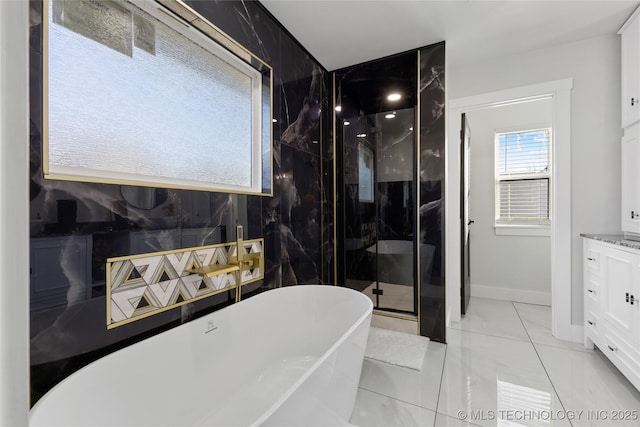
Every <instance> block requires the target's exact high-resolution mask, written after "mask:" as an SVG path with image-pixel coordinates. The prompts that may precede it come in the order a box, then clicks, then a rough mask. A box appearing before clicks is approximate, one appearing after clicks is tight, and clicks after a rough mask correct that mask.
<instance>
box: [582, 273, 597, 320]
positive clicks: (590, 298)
mask: <svg viewBox="0 0 640 427" xmlns="http://www.w3.org/2000/svg"><path fill="white" fill-rule="evenodd" d="M600 291H601V287H600V280H599V278H598V277H596V276H594V275H593V274H585V278H584V301H585V306H586V305H587V304H591V305H592V306H593V307H594V308H596V307H597V311H600ZM585 308H586V307H585Z"/></svg>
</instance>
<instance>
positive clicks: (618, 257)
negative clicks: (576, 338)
mask: <svg viewBox="0 0 640 427" xmlns="http://www.w3.org/2000/svg"><path fill="white" fill-rule="evenodd" d="M583 248H584V249H583V254H584V259H583V280H584V309H585V310H584V320H585V322H584V323H585V324H584V339H585V346H586V347H592V346H593V344H595V345H596V346H597V347H598V348H599V349H600V350H601V351H602V353H603V354H604V355H605V356H607V357H608V358H609V359H610V360H611V362H613V364H614V365H615V366H616V367H617V368H618V369H619V370H620V372H622V373H623V374H624V375H625V376H626V377H627V378H628V379H629V381H630V382H631V383H632V384H633V385H634V386H635V387H636V388H637V389H639V390H640V250H638V249H633V248H628V247H625V246H619V245H614V244H611V243H606V242H601V241H598V240H593V239H589V238H585V239H584V243H583Z"/></svg>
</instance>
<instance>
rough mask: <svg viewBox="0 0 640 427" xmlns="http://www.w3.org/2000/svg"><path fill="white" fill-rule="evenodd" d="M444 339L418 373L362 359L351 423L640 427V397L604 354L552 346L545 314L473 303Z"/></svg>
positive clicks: (526, 307) (538, 309)
mask: <svg viewBox="0 0 640 427" xmlns="http://www.w3.org/2000/svg"><path fill="white" fill-rule="evenodd" d="M447 341H448V344H447V345H444V344H440V343H436V342H430V343H429V347H428V349H427V355H426V357H425V360H424V365H423V368H422V371H419V372H418V371H414V370H411V369H407V368H402V367H398V366H393V365H389V364H386V363H382V362H377V361H374V360H369V359H365V361H364V366H363V369H362V376H361V378H360V388H359V390H358V396H357V400H356V405H355V409H354V411H353V415H352V418H351V421H350V422H351V424H354V425H357V426H360V427H373V426H385V427H391V426H402V427H404V426H436V427H439V426H614V427H618V426H619V427H623V426H625V427H626V426H640V392H639V391H637V390H636V389H635V388H634V387H633V386H632V385H631V384H630V383H629V382H628V381H627V380H626V379H625V378H624V377H623V376H622V374H620V372H619V371H618V370H617V369H616V368H615V367H614V366H613V365H612V364H611V363H610V362H609V361H608V360H607V359H606V358H605V357H604V356H603V355H602V353H600V351H598V350H587V349H585V348H584V347H582V346H581V345H580V344H577V343H571V342H565V341H560V340H557V339H555V338H554V337H553V336H552V335H551V309H550V307H546V306H539V305H532V304H522V303H513V302H509V301H498V300H490V299H483V298H475V297H472V298H471V302H470V305H469V311H468V313H467V315H466V316H465V317H464V318H463V319H462V321H461V322H459V323H456V324H453V325H452V326H451V327H450V328H449V329H448V330H447ZM621 418H622V419H621Z"/></svg>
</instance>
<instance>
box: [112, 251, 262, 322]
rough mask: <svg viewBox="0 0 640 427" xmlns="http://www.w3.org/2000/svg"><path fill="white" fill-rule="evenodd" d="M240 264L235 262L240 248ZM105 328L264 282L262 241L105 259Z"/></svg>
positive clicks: (238, 298) (238, 297)
mask: <svg viewBox="0 0 640 427" xmlns="http://www.w3.org/2000/svg"><path fill="white" fill-rule="evenodd" d="M239 249H241V250H242V251H243V253H241V254H240V261H238V250H239ZM106 272H107V280H106V293H107V298H106V300H107V316H106V317H107V318H106V322H107V329H113V328H116V327H118V326H122V325H125V324H128V323H131V322H134V321H137V320H140V319H144V318H146V317H149V316H153V315H155V314H158V313H162V312H165V311H167V310H171V309H173V308H176V307H180V306H182V305H185V304H188V303H192V302H195V301H199V300H201V299H204V298H208V297H211V296H214V295H218V294H220V293H223V292H227V291H234V290H235V301H236V302H238V301H239V300H240V295H241V292H240V288H241V287H242V286H244V285H247V284H249V283H253V282H256V281H259V280H262V279H264V239H253V240H244V241H243V240H241V239H239V240H238V241H234V242H229V243H220V244H216V245H208V246H199V247H192V248H186V249H176V250H172V251H163V252H152V253H146V254H139V255H131V256H124V257H115V258H109V259H107V265H106Z"/></svg>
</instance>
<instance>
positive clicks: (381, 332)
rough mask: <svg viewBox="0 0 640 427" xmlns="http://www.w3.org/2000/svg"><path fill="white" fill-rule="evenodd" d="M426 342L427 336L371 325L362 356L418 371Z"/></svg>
mask: <svg viewBox="0 0 640 427" xmlns="http://www.w3.org/2000/svg"><path fill="white" fill-rule="evenodd" d="M428 344H429V338H426V337H421V336H419V335H411V334H405V333H404V332H396V331H390V330H388V329H381V328H375V327H373V326H372V327H371V329H370V330H369V341H368V342H367V349H366V351H365V353H364V356H365V357H368V358H369V359H374V360H378V361H380V362H385V363H390V364H392V365H397V366H403V367H405V368H409V369H415V370H416V371H420V370H422V362H423V360H424V356H425V354H426V353H427V345H428Z"/></svg>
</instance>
